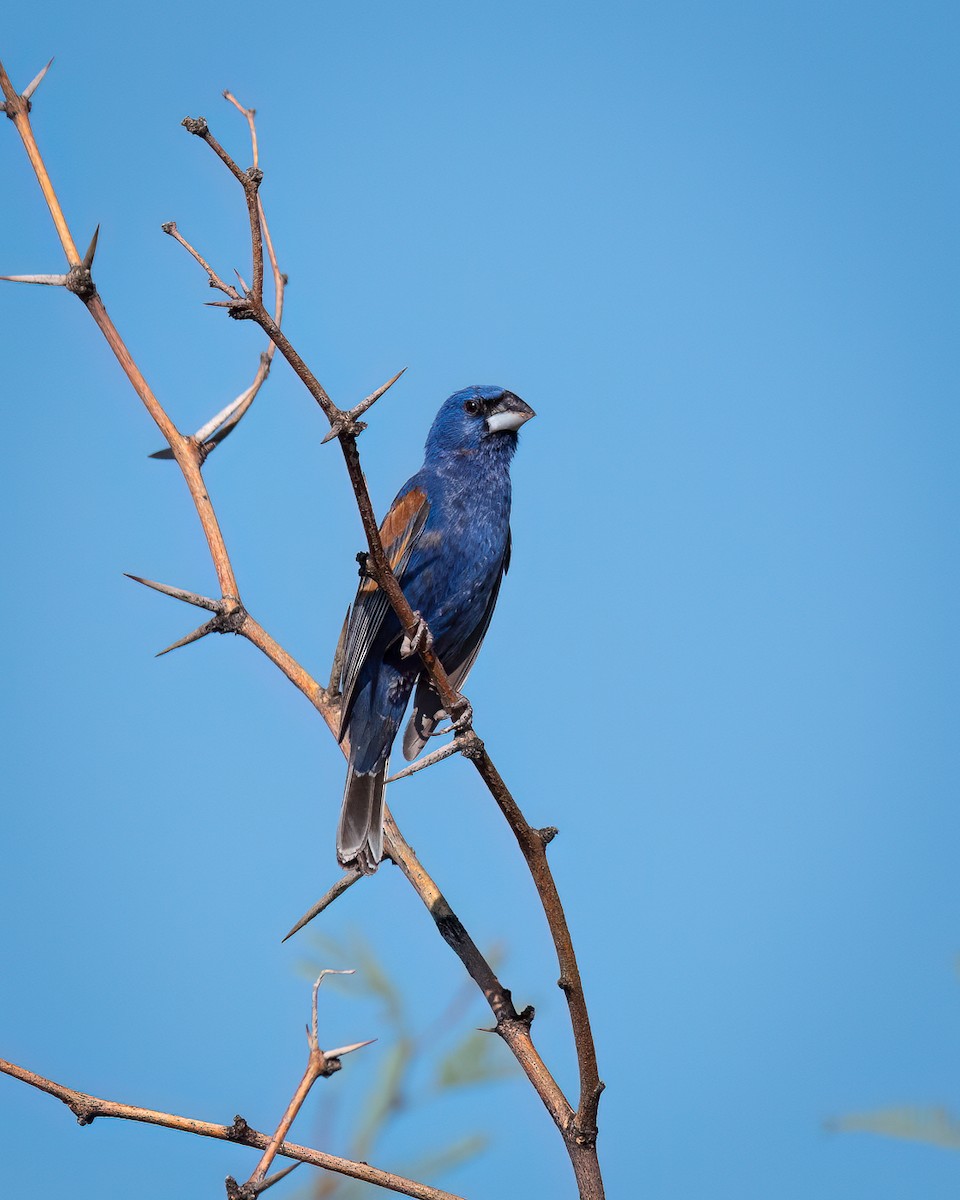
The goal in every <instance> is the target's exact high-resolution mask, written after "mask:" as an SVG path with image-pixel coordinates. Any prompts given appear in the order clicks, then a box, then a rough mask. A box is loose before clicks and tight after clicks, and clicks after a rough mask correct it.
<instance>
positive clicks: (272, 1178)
mask: <svg viewBox="0 0 960 1200" xmlns="http://www.w3.org/2000/svg"><path fill="white" fill-rule="evenodd" d="M302 1166H303V1163H302V1162H292V1163H291V1164H290V1166H289V1167H284V1168H283V1170H282V1171H277V1172H275V1173H274V1174H273V1175H268V1176H267V1178H266V1179H265V1180H264V1181H263V1183H261V1184H260V1186H259V1187H258V1188H257V1193H258V1194H259V1193H260V1192H265V1191H266V1190H267V1188H269V1187H273V1185H274V1184H275V1183H279V1182H280V1180H281V1179H283V1177H284V1175H289V1174H290V1172H291V1171H295V1170H296V1169H297V1167H302Z"/></svg>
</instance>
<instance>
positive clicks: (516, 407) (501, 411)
mask: <svg viewBox="0 0 960 1200" xmlns="http://www.w3.org/2000/svg"><path fill="white" fill-rule="evenodd" d="M536 415H537V414H536V413H535V412H534V411H533V409H532V408H531V407H530V405H529V404H524V402H523V401H522V400H521V399H520V397H519V396H515V395H514V394H513V392H504V394H503V396H502V397H501V398H500V399H499V400H498V401H497V403H496V404H495V405H494V406H493V409H492V410H491V411H490V413H488V415H487V429H488V430H489V431H490V432H491V433H507V432H509V433H516V431H517V430H518V429H519V428H520V426H521V425H522V424H523V423H524V422H525V421H529V420H530V418H531V417H535V416H536Z"/></svg>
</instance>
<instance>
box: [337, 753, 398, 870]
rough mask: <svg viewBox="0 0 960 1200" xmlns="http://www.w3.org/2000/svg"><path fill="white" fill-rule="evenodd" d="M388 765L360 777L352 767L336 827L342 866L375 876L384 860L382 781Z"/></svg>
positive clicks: (338, 854)
mask: <svg viewBox="0 0 960 1200" xmlns="http://www.w3.org/2000/svg"><path fill="white" fill-rule="evenodd" d="M387 765H388V764H387V763H386V762H385V763H383V765H382V766H381V767H380V768H379V770H376V771H371V772H370V773H369V774H368V775H361V774H360V773H359V772H357V771H354V769H353V765H352V764H351V765H350V766H349V767H348V768H347V784H346V787H345V788H344V789H343V806H342V807H341V809H340V824H339V825H338V826H337V858H338V859H339V860H340V863H341V865H342V866H345V867H350V866H356V867H359V868H360V870H361V871H362V872H363V873H364V875H372V874H373V873H374V871H376V869H377V867H378V866H379V865H380V860H381V858H383V787H384V784H383V781H384V779H385V778H386V774H387Z"/></svg>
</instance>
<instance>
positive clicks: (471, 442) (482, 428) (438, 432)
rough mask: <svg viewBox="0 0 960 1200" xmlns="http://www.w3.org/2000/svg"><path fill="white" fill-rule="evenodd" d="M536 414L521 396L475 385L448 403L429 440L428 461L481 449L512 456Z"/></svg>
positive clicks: (435, 423) (443, 405)
mask: <svg viewBox="0 0 960 1200" xmlns="http://www.w3.org/2000/svg"><path fill="white" fill-rule="evenodd" d="M534 416H536V413H535V412H534V411H533V409H532V408H531V407H530V405H529V404H524V402H523V401H522V400H521V399H520V397H519V396H515V395H514V394H513V392H508V391H505V390H504V389H503V388H500V387H492V386H483V385H479V384H475V385H474V386H473V387H468V388H463V390H462V391H459V392H454V394H453V395H452V396H451V397H450V398H449V399H448V400H445V401H444V402H443V404H442V406H441V408H440V411H439V412H438V413H437V416H436V419H435V420H434V422H433V425H432V426H431V428H430V433H429V435H428V436H427V457H428V458H431V457H440V456H444V455H447V454H462V453H464V452H467V453H469V452H471V451H477V450H480V449H481V448H489V449H491V450H493V449H500V450H503V451H506V452H507V453H508V454H512V453H513V451H514V450H515V449H516V447H517V430H518V429H519V428H520V426H521V425H522V424H523V423H524V422H525V421H529V420H530V418H531V417H534Z"/></svg>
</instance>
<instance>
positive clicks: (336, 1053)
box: [323, 971, 377, 1059]
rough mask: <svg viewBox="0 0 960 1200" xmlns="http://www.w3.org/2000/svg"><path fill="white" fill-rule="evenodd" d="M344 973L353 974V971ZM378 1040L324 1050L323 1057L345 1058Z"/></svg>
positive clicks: (372, 1039)
mask: <svg viewBox="0 0 960 1200" xmlns="http://www.w3.org/2000/svg"><path fill="white" fill-rule="evenodd" d="M344 973H345V974H350V975H352V974H353V972H352V971H350V972H344ZM376 1040H377V1039H376V1038H370V1039H369V1040H368V1041H366V1042H354V1043H353V1045H352V1046H338V1047H337V1049H336V1050H324V1052H323V1057H324V1058H326V1059H331V1058H343V1056H344V1055H345V1054H352V1053H353V1052H354V1050H362V1049H363V1048H364V1046H372V1045H373V1043H374V1042H375V1041H376Z"/></svg>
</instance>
